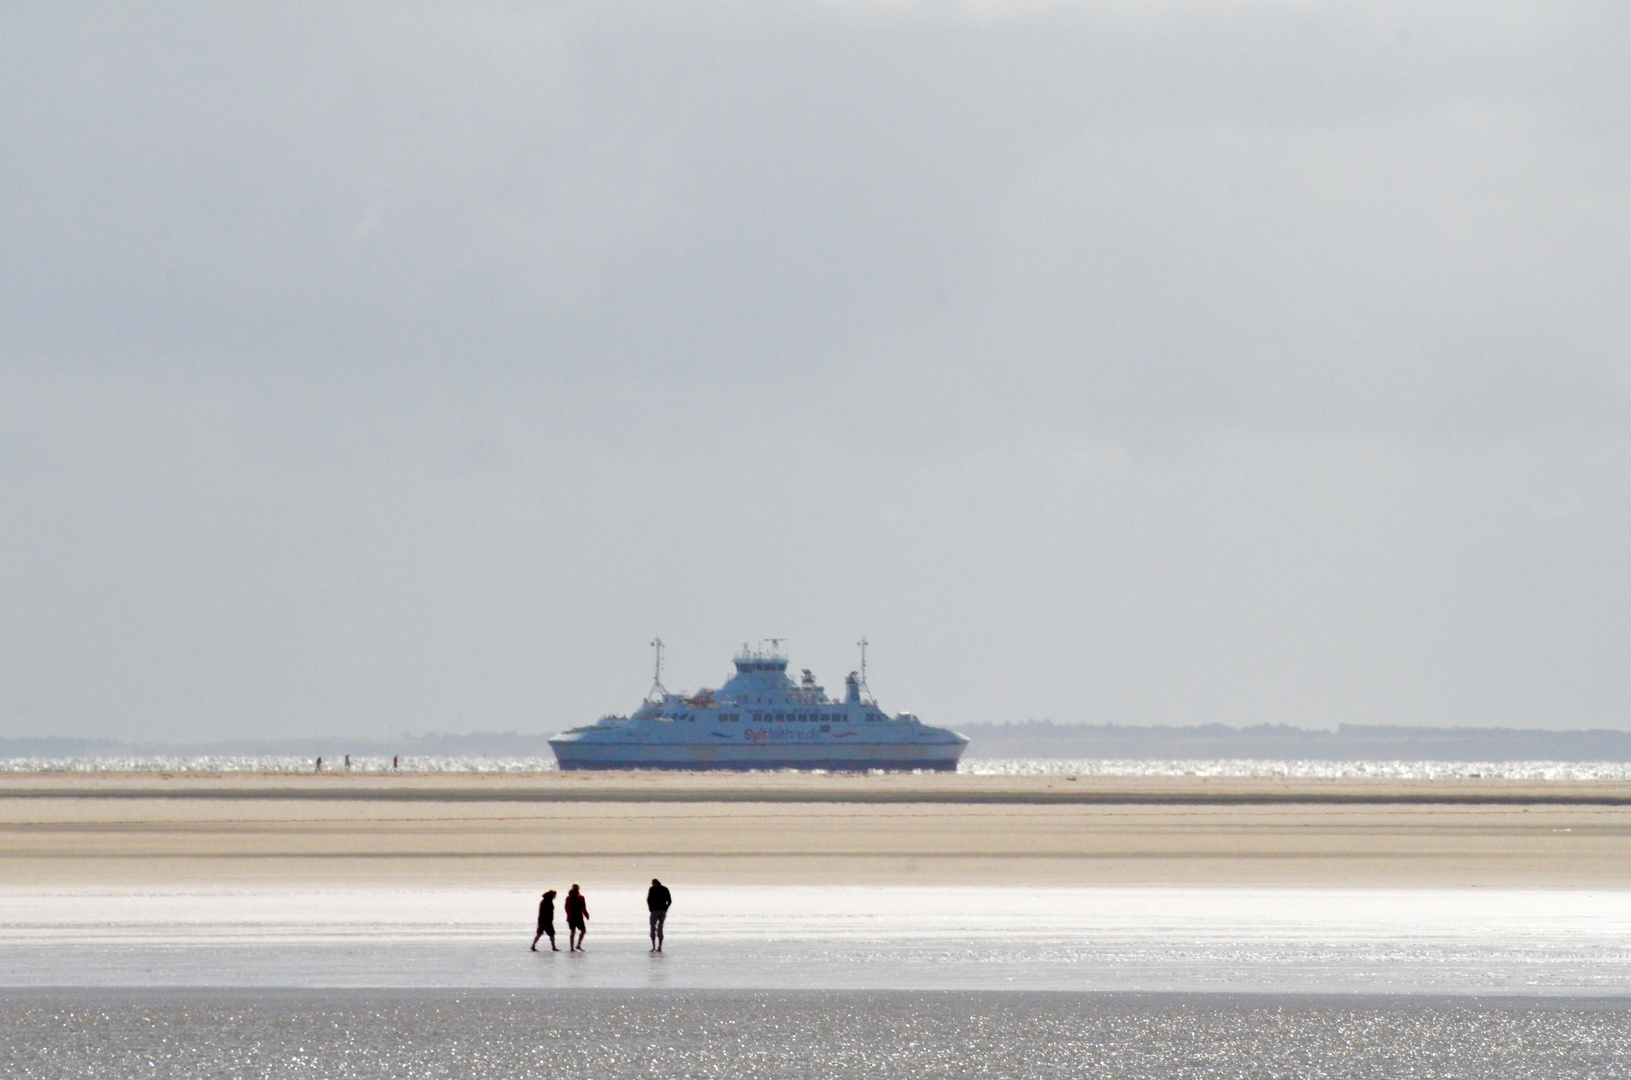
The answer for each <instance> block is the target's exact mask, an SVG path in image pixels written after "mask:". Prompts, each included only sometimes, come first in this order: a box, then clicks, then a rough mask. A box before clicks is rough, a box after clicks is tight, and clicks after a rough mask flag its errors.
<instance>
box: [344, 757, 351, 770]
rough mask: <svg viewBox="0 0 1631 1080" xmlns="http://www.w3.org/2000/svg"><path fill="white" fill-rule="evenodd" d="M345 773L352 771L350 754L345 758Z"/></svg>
mask: <svg viewBox="0 0 1631 1080" xmlns="http://www.w3.org/2000/svg"><path fill="white" fill-rule="evenodd" d="M345 771H346V772H350V771H351V755H350V754H347V755H346V756H345Z"/></svg>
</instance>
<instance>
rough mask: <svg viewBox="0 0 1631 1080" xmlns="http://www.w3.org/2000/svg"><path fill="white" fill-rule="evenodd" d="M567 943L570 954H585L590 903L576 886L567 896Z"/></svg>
mask: <svg viewBox="0 0 1631 1080" xmlns="http://www.w3.org/2000/svg"><path fill="white" fill-rule="evenodd" d="M563 906H564V907H565V908H566V943H567V946H568V951H569V952H583V951H584V950H583V935H584V934H586V933H588V932H589V928H588V927H587V926H585V925H584V924H585V923H587V922H588V921H589V901H587V900H585V899H584V897H583V894H582V893H581V892H579V891H578V887H577V885H576V884H574V885H573V886H572V890H571V891H570V892H568V893H567V894H566V903H565V904H564V905H563Z"/></svg>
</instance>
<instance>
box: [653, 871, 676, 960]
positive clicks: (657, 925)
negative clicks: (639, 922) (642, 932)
mask: <svg viewBox="0 0 1631 1080" xmlns="http://www.w3.org/2000/svg"><path fill="white" fill-rule="evenodd" d="M673 902H674V898H673V897H672V896H670V895H669V893H668V886H666V885H664V884H663V883H662V882H660V881H658V880H657V879H656V878H652V879H651V888H649V889H647V890H646V910H647V911H649V912H651V951H652V952H662V951H663V923H664V922H665V921H667V919H668V908H669V905H671V904H672V903H673Z"/></svg>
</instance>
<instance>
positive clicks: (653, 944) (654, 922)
mask: <svg viewBox="0 0 1631 1080" xmlns="http://www.w3.org/2000/svg"><path fill="white" fill-rule="evenodd" d="M651 951H652V952H656V951H657V913H656V912H655V911H653V912H652V913H651Z"/></svg>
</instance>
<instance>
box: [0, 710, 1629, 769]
mask: <svg viewBox="0 0 1631 1080" xmlns="http://www.w3.org/2000/svg"><path fill="white" fill-rule="evenodd" d="M927 719H928V720H929V722H931V723H932V722H934V719H933V718H932V717H931V718H927ZM950 726H952V727H954V728H955V729H957V730H958V731H961V732H962V733H963V734H964V735H967V736H968V737H969V739H970V744H969V748H968V751H967V754H966V755H965V757H966V759H967V760H971V761H972V760H980V759H991V758H1053V759H1060V758H1080V759H1084V760H1150V759H1156V760H1195V761H1205V760H1218V759H1256V760H1301V761H1310V760H1312V761H1458V762H1469V761H1487V762H1498V761H1560V762H1583V761H1614V762H1624V761H1631V731H1622V730H1614V729H1608V728H1599V729H1589V730H1585V729H1579V730H1571V731H1547V730H1541V729H1535V728H1439V727H1404V726H1389V725H1372V724H1339V725H1337V727H1336V728H1335V729H1319V728H1301V727H1293V726H1291V725H1288V724H1256V725H1252V726H1248V727H1231V726H1229V725H1227V724H1200V725H1194V726H1187V727H1185V726H1178V725H1164V726H1163V725H1154V726H1137V725H1123V724H1057V723H1052V722H1050V721H1046V720H1035V721H1025V722H1022V723H984V722H982V723H971V724H956V723H952V724H951V725H950ZM549 738H550V736H549V735H548V734H546V733H542V732H514V731H505V732H472V733H466V734H436V733H430V734H420V735H407V734H401V735H396V736H392V737H388V738H380V737H378V736H368V737H347V736H338V735H328V736H309V737H302V738H291V739H277V740H235V741H230V742H228V741H220V742H208V743H157V742H151V743H134V742H121V741H118V740H113V739H89V738H72V737H56V736H53V737H40V738H0V758H70V757H90V758H120V757H125V758H142V757H165V756H203V757H266V756H277V757H292V758H306V759H315V758H317V757H318V756H322V757H325V758H334V759H338V758H340V757H341V756H343V755H345V754H352V755H363V756H374V757H385V758H389V757H392V756H393V755H406V756H415V755H417V756H425V757H467V758H468V757H475V758H483V757H491V758H543V759H546V760H548V759H550V758H552V757H553V753H552V752H551V750H550V748H549Z"/></svg>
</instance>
